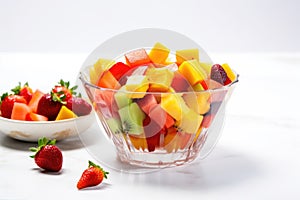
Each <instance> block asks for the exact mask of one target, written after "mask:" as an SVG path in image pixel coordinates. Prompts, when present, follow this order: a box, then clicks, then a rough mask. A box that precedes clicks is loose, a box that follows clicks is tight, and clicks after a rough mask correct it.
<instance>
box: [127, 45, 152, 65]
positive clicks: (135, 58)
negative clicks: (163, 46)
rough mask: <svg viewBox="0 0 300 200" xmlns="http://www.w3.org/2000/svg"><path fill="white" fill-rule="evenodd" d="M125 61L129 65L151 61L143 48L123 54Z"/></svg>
mask: <svg viewBox="0 0 300 200" xmlns="http://www.w3.org/2000/svg"><path fill="white" fill-rule="evenodd" d="M125 58H126V62H127V64H128V65H129V66H131V67H136V66H140V65H145V64H149V63H151V60H150V58H149V56H148V54H147V52H146V50H145V49H137V50H134V51H131V52H129V53H126V54H125Z"/></svg>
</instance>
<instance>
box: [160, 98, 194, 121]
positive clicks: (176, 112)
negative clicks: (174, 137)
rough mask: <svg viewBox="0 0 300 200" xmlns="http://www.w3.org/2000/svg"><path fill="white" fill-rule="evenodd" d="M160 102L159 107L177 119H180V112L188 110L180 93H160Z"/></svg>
mask: <svg viewBox="0 0 300 200" xmlns="http://www.w3.org/2000/svg"><path fill="white" fill-rule="evenodd" d="M160 104H161V107H162V108H163V109H164V110H165V111H166V112H167V113H168V114H169V115H171V116H172V117H173V118H174V119H176V120H177V121H180V120H181V119H182V114H183V113H184V112H185V111H186V110H189V108H188V107H187V105H186V104H185V102H184V100H183V98H182V96H181V95H180V94H170V93H166V94H162V95H161V102H160Z"/></svg>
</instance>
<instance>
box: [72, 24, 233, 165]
mask: <svg viewBox="0 0 300 200" xmlns="http://www.w3.org/2000/svg"><path fill="white" fill-rule="evenodd" d="M145 38H146V39H145ZM156 42H161V43H163V44H165V45H166V46H167V47H169V48H170V50H171V51H170V55H171V56H172V55H173V56H175V52H176V50H178V49H192V48H196V49H198V50H199V52H200V53H199V54H200V58H201V62H203V63H208V64H213V62H212V61H211V59H210V58H209V56H208V55H207V53H206V52H205V51H204V50H203V49H202V48H201V47H200V46H199V45H198V44H197V43H195V42H194V41H192V40H191V39H189V38H188V37H186V36H184V35H182V34H179V33H177V32H174V31H170V30H162V29H139V30H134V31H129V32H126V33H123V34H120V35H117V36H115V37H113V38H111V39H110V40H107V41H106V42H104V43H103V44H102V45H100V46H99V47H98V48H96V49H95V50H94V52H92V53H91V54H90V55H89V56H88V58H87V59H86V61H85V62H84V64H83V66H82V68H81V70H80V73H79V77H78V78H79V80H80V82H81V86H82V88H83V90H84V91H85V94H86V95H87V96H88V98H89V99H90V101H91V102H92V104H93V106H94V110H95V112H96V114H97V115H96V116H97V117H98V122H99V125H100V126H101V127H102V128H103V130H105V134H106V136H107V138H108V139H109V140H110V141H111V143H112V145H113V146H114V148H115V150H116V154H117V157H118V159H119V160H120V161H121V162H122V163H128V164H129V165H133V166H140V167H150V168H164V167H171V166H178V165H183V164H186V163H189V162H191V161H193V160H195V159H196V158H204V157H206V156H207V155H208V154H209V152H211V150H212V149H213V147H214V146H215V144H216V142H217V140H218V138H219V136H220V133H221V129H222V126H223V123H224V119H225V107H226V103H227V102H228V100H229V98H230V96H231V94H232V91H233V89H234V86H235V85H236V83H237V82H238V75H237V74H235V77H236V78H235V80H232V82H231V83H230V84H228V85H226V86H222V87H218V88H216V87H214V84H213V82H211V83H212V84H210V85H209V88H208V89H206V90H202V91H194V90H189V91H183V92H176V91H163V92H162V91H159V92H157V91H155V92H153V91H152V92H136V91H135V92H130V91H124V90H119V89H110V88H105V87H99V86H98V85H96V84H94V83H92V82H93V81H91V77H90V70H91V67H93V65H94V64H95V63H96V62H97V60H98V59H99V58H107V59H112V60H115V61H122V59H123V58H124V54H125V53H128V52H131V51H133V50H136V49H140V48H143V49H145V50H147V51H149V50H150V49H151V48H152V46H153V44H154V43H156ZM190 87H191V86H190ZM116 96H118V97H122V96H123V97H124V96H126V97H128V99H130V104H129V103H128V102H125V104H127V103H128V105H126V106H125V107H124V106H122V108H124V109H121V108H120V105H119V102H117V101H116V98H117V97H116ZM197 99H202V100H201V102H202V103H199V101H197ZM151 101H155V102H157V103H158V104H156V105H155V106H152V107H151V108H150V107H149V108H147V105H148V103H149V102H151ZM122 102H123V103H124V101H122ZM145 102H146V103H145ZM164 102H168V103H164ZM170 102H172V103H170ZM163 104H164V105H163ZM162 107H163V108H164V109H162ZM145 109H151V110H149V112H147V111H145ZM199 109H200V110H206V111H205V112H204V111H203V113H202V114H200V115H199V114H197V115H195V113H199ZM200 112H202V111H200ZM166 113H167V114H166ZM170 121H171V122H170ZM99 134H103V133H101V131H99ZM94 153H95V154H98V155H99V156H100V157H101V153H103V152H94Z"/></svg>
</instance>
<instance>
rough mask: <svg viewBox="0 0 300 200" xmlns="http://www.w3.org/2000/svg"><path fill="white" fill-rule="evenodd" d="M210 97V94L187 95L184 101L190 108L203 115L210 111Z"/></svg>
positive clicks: (184, 96)
mask: <svg viewBox="0 0 300 200" xmlns="http://www.w3.org/2000/svg"><path fill="white" fill-rule="evenodd" d="M210 97H211V95H210V93H209V92H197V93H187V94H184V95H183V99H184V101H185V103H186V104H187V105H188V106H189V108H191V109H192V110H194V111H195V112H196V113H198V114H201V115H203V114H205V113H207V112H208V111H209V109H210V101H209V100H210Z"/></svg>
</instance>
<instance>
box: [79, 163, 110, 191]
mask: <svg viewBox="0 0 300 200" xmlns="http://www.w3.org/2000/svg"><path fill="white" fill-rule="evenodd" d="M107 174H109V172H106V171H104V170H103V169H102V168H101V167H100V166H99V165H96V164H95V163H93V162H92V161H90V160H89V166H88V168H87V169H86V170H84V172H83V173H82V175H81V177H80V179H79V181H78V182H77V188H78V189H79V190H80V189H83V188H86V187H92V186H96V185H99V184H100V183H101V182H102V181H103V178H107Z"/></svg>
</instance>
